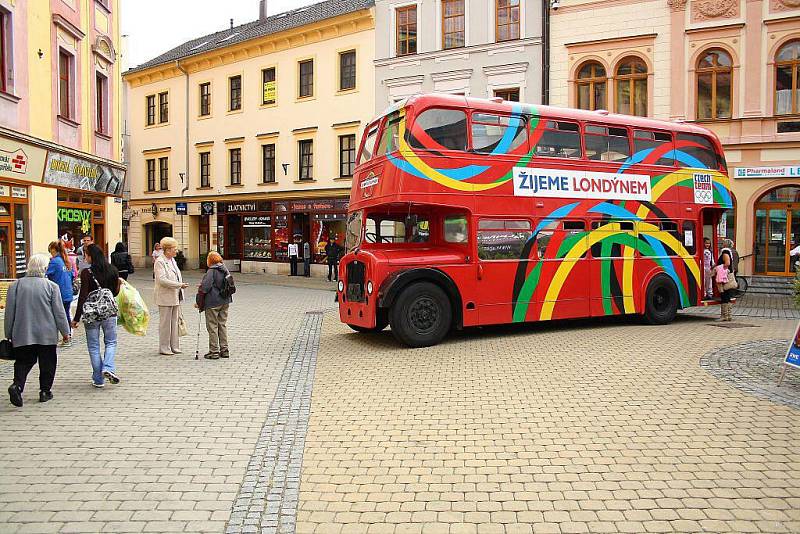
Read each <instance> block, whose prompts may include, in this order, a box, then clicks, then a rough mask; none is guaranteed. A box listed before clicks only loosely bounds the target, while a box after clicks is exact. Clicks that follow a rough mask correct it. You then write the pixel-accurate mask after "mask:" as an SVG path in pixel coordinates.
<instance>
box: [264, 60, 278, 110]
mask: <svg viewBox="0 0 800 534" xmlns="http://www.w3.org/2000/svg"><path fill="white" fill-rule="evenodd" d="M261 91H262V93H263V94H262V95H261V104H262V105H264V106H266V105H269V104H274V103H275V98H276V96H277V92H278V82H277V81H276V80H275V67H270V68H268V69H264V70H262V71H261Z"/></svg>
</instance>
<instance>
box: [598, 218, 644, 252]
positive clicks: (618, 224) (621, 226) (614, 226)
mask: <svg viewBox="0 0 800 534" xmlns="http://www.w3.org/2000/svg"><path fill="white" fill-rule="evenodd" d="M592 230H599V231H600V232H608V233H615V232H620V231H622V232H628V233H630V234H632V235H634V236H636V230H635V224H634V223H633V221H613V220H610V221H592ZM592 257H593V258H621V257H622V245H620V244H619V243H611V240H609V241H608V242H606V243H605V245H604V244H603V241H598V242H597V243H595V244H594V245H592Z"/></svg>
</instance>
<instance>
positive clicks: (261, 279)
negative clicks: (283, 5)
mask: <svg viewBox="0 0 800 534" xmlns="http://www.w3.org/2000/svg"><path fill="white" fill-rule="evenodd" d="M182 274H183V277H184V279H185V280H186V281H187V282H188V283H189V284H190V285H191V284H192V282H193V281H195V280H197V281H198V282H199V281H200V279H201V278H202V277H203V274H204V271H201V270H193V271H183V273H182ZM232 274H233V278H234V279H235V280H236V285H237V286H238V285H253V284H264V285H270V286H282V287H298V288H302V289H321V290H327V291H336V282H328V280H327V279H325V278H318V277H310V278H306V277H304V276H288V275H284V274H242V273H232Z"/></svg>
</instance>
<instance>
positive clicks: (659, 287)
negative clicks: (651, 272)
mask: <svg viewBox="0 0 800 534" xmlns="http://www.w3.org/2000/svg"><path fill="white" fill-rule="evenodd" d="M677 313H678V289H677V288H676V287H675V283H674V282H673V281H672V279H671V278H669V277H668V276H666V275H659V276H656V277H655V278H654V279H653V280H652V281H651V282H650V285H649V286H647V296H646V301H645V305H644V318H645V320H646V321H647V322H648V323H650V324H654V325H656V324H667V323H671V322H672V320H673V319H675V315H677Z"/></svg>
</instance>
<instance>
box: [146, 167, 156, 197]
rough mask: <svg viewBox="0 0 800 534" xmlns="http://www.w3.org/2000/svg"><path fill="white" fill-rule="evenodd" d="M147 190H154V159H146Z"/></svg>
mask: <svg viewBox="0 0 800 534" xmlns="http://www.w3.org/2000/svg"><path fill="white" fill-rule="evenodd" d="M147 190H148V191H155V190H156V160H154V159H148V160H147Z"/></svg>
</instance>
